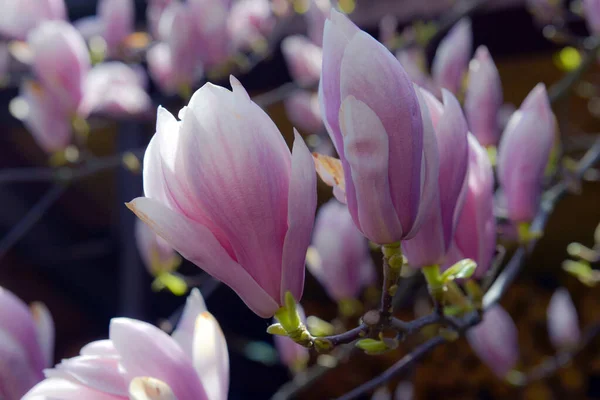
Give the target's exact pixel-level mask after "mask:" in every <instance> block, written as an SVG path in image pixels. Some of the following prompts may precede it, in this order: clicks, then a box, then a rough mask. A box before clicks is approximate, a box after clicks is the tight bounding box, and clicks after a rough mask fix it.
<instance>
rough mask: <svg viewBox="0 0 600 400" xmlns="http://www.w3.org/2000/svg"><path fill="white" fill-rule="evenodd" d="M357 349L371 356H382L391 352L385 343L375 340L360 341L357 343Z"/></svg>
mask: <svg viewBox="0 0 600 400" xmlns="http://www.w3.org/2000/svg"><path fill="white" fill-rule="evenodd" d="M356 347H358V348H359V349H362V350H364V351H365V353H367V354H371V355H374V354H381V353H384V352H386V351H387V350H389V348H388V346H387V344H386V343H385V342H384V341H382V340H375V339H360V340H358V341H357V342H356Z"/></svg>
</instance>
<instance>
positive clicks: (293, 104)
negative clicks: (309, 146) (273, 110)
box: [283, 90, 324, 133]
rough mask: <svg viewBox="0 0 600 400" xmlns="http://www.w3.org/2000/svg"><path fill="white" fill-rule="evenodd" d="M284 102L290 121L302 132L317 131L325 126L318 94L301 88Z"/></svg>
mask: <svg viewBox="0 0 600 400" xmlns="http://www.w3.org/2000/svg"><path fill="white" fill-rule="evenodd" d="M283 104H284V106H285V111H286V113H287V116H288V118H289V119H290V122H291V123H292V125H294V127H297V128H298V129H300V132H301V133H317V132H319V131H321V130H322V129H323V128H324V126H323V118H322V117H321V108H320V107H319V96H317V94H315V93H312V92H309V91H305V90H299V91H297V92H295V93H294V94H293V95H291V96H290V97H288V98H287V99H285V101H284V103H283Z"/></svg>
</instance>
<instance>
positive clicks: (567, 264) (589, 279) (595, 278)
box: [562, 260, 600, 287]
mask: <svg viewBox="0 0 600 400" xmlns="http://www.w3.org/2000/svg"><path fill="white" fill-rule="evenodd" d="M562 267H563V269H564V270H565V271H567V272H568V273H570V274H571V275H573V276H574V277H576V278H577V279H579V281H581V283H583V284H584V285H587V286H590V287H593V286H596V285H597V284H598V283H599V282H600V271H597V270H594V269H592V267H591V266H590V264H589V263H588V262H587V261H573V260H566V261H564V262H563V264H562Z"/></svg>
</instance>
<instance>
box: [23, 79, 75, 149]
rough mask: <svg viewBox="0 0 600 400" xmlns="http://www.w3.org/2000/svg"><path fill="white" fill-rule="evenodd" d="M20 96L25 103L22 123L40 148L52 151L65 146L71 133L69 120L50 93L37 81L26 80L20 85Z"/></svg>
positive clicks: (69, 140)
mask: <svg viewBox="0 0 600 400" xmlns="http://www.w3.org/2000/svg"><path fill="white" fill-rule="evenodd" d="M21 96H22V97H23V100H25V102H26V104H27V114H26V115H25V118H24V120H23V123H24V124H25V126H26V127H27V129H28V130H29V131H30V132H31V135H32V136H33V138H34V139H35V141H36V142H37V144H38V145H39V146H40V147H41V148H42V150H44V151H45V152H47V153H53V152H56V151H59V150H63V149H64V148H65V147H67V146H68V145H69V143H70V142H71V136H72V133H73V132H72V129H71V121H70V119H69V116H68V115H67V114H66V113H65V112H64V110H62V109H60V107H58V105H57V104H56V101H55V99H54V98H53V97H52V95H51V94H50V93H49V92H48V91H47V90H46V89H45V88H43V87H42V86H41V85H40V84H39V83H37V82H33V81H27V82H25V83H24V84H23V85H22V86H21Z"/></svg>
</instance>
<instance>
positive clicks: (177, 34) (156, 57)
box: [147, 3, 202, 94]
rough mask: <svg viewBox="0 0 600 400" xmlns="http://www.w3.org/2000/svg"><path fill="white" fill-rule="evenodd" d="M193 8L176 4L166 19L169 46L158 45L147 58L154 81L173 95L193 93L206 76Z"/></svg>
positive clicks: (167, 11) (168, 12)
mask: <svg viewBox="0 0 600 400" xmlns="http://www.w3.org/2000/svg"><path fill="white" fill-rule="evenodd" d="M192 11H193V9H192V7H191V5H190V4H182V3H173V4H172V5H171V6H170V7H169V8H168V9H167V10H166V11H165V12H164V13H163V15H162V20H161V29H163V26H167V27H166V28H164V30H165V31H166V33H165V34H164V36H165V42H164V43H158V44H156V45H154V46H153V47H152V48H151V49H150V50H149V51H148V55H147V60H148V69H149V72H150V76H151V77H152V79H153V80H154V81H155V82H156V83H157V84H158V85H159V87H160V88H161V90H162V91H164V92H166V93H169V94H173V93H176V92H178V91H182V90H189V88H190V87H191V86H192V84H193V83H194V82H195V81H196V80H197V78H198V77H199V76H201V74H202V62H201V60H200V53H199V51H200V47H199V46H201V45H202V43H201V42H200V36H199V34H198V30H197V15H196V14H194V13H193V12H192Z"/></svg>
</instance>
